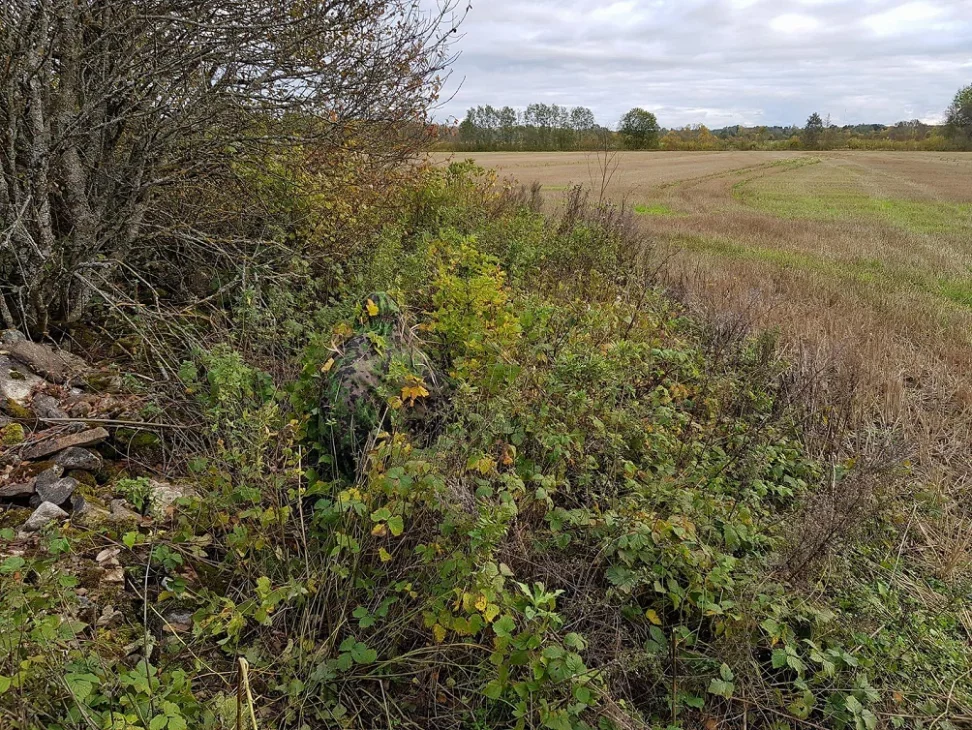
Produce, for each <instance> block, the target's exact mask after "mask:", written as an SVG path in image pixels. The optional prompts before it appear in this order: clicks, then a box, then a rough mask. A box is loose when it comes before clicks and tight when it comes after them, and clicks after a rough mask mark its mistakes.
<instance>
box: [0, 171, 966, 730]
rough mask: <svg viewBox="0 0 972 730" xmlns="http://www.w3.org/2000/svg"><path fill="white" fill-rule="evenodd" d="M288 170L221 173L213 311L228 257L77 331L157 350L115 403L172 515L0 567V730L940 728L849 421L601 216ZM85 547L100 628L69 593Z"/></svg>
mask: <svg viewBox="0 0 972 730" xmlns="http://www.w3.org/2000/svg"><path fill="white" fill-rule="evenodd" d="M288 159H289V162H286V161H282V162H281V163H280V167H279V168H277V169H278V173H279V174H273V175H267V174H265V173H264V172H262V171H261V172H257V171H256V169H241V170H240V171H239V173H240V178H241V179H242V180H245V181H246V184H245V186H243V187H242V188H241V189H240V190H241V191H242V192H243V193H245V194H246V195H248V196H249V197H248V199H247V201H248V202H251V203H252V202H255V201H259V202H260V206H261V210H263V211H265V214H266V221H267V223H266V225H267V226H268V227H270V228H272V229H273V230H272V233H271V235H270V236H269V237H270V239H271V240H273V241H275V243H276V244H277V245H278V247H279V248H278V252H279V253H280V254H281V255H280V256H277V257H275V258H273V259H272V260H273V262H274V268H273V270H272V271H271V269H270V268H269V267H266V268H260V267H257V268H258V271H261V272H262V274H261V275H253V274H252V272H251V274H250V275H249V276H247V278H246V286H237V287H225V285H224V284H223V282H226V281H232V280H233V279H234V277H237V276H239V275H240V271H239V262H234V261H233V260H232V259H231V258H228V257H227V256H226V255H225V254H226V252H225V251H220V252H218V253H217V254H216V255H214V256H212V257H211V258H209V259H208V260H206V261H205V262H204V263H205V265H206V267H207V271H208V276H207V279H208V281H207V282H206V283H205V285H204V286H208V287H209V288H210V289H209V291H211V292H212V293H211V294H210V295H209V296H208V297H205V298H204V299H203V300H202V301H197V302H196V303H195V304H194V305H193V306H192V308H191V311H185V309H184V306H183V305H179V304H178V297H177V296H175V292H177V291H178V289H177V288H175V287H174V288H173V289H172V293H171V294H170V300H166V299H165V298H164V297H163V300H162V301H161V303H159V307H160V308H161V309H160V311H162V310H164V311H165V312H166V314H167V318H166V321H165V322H164V323H159V322H157V321H155V318H153V317H148V318H147V319H139V318H138V317H136V318H132V317H131V316H126V318H124V319H122V318H120V315H119V313H118V312H117V311H116V310H113V309H112V308H110V307H108V305H107V303H106V302H103V303H102V305H101V306H102V307H103V308H102V309H99V310H96V311H95V317H94V320H96V321H100V322H102V323H103V324H104V326H105V327H107V328H108V329H110V330H111V331H114V332H120V331H122V330H123V329H124V328H125V327H134V328H135V330H137V331H139V332H140V333H141V334H142V335H143V337H144V336H145V335H146V334H150V335H151V337H150V338H145V339H143V340H142V341H143V342H146V343H149V344H148V345H146V346H145V347H144V348H142V349H138V348H137V347H135V348H134V349H130V354H131V356H132V357H134V361H130V363H129V366H130V367H135V366H137V364H138V361H139V359H140V358H144V359H143V360H142V362H143V363H152V368H153V369H154V368H156V367H157V364H158V361H157V358H156V354H157V353H156V351H162V350H163V349H164V351H165V357H166V358H168V359H171V360H174V361H178V363H179V364H178V380H177V382H176V383H174V384H173V386H172V387H170V388H169V389H168V390H165V389H164V388H163V387H162V386H161V385H154V386H152V387H148V386H138V385H137V384H136V383H135V382H134V381H133V384H132V387H141V388H142V389H143V391H144V392H143V395H144V396H145V397H146V399H147V402H149V403H150V405H149V406H147V407H146V418H147V419H150V418H153V417H155V418H158V417H159V416H158V413H159V410H160V409H161V410H162V411H163V412H164V414H165V418H166V419H170V420H171V419H175V418H179V417H180V415H179V414H182V416H181V417H182V418H185V422H186V423H196V424H199V423H202V424H204V425H203V426H202V427H200V426H196V428H195V429H193V430H192V432H191V433H190V436H188V437H186V438H184V440H183V441H181V442H178V445H179V449H180V453H181V454H182V455H183V456H184V457H185V459H186V461H185V463H186V467H185V468H186V472H187V474H188V475H189V478H190V479H191V480H192V482H193V484H194V485H195V492H196V494H197V497H195V498H187V499H185V500H183V502H182V504H181V508H180V510H179V512H178V514H177V516H176V517H175V519H174V520H172V521H170V522H153V523H145V524H143V525H142V527H140V528H139V529H131V530H128V531H127V532H121V533H119V532H117V531H113V530H112V529H111V528H98V529H95V530H91V531H81V530H77V529H75V528H71V529H69V530H68V531H66V532H65V531H61V532H58V531H53V532H51V533H50V534H49V535H48V536H47V537H46V538H45V540H44V541H43V542H42V543H41V545H40V546H38V548H37V549H36V551H32V552H30V553H25V554H23V555H16V556H10V557H7V558H6V559H5V560H3V561H2V562H0V591H2V596H3V598H2V600H0V648H2V651H0V713H2V716H3V718H4V721H3V722H4V726H6V727H12V728H21V729H23V730H26V728H36V727H47V728H64V729H65V730H66V729H67V728H78V729H79V730H80V729H81V728H126V729H131V730H136V729H137V730H144V729H148V730H163V729H164V728H169V730H179V729H180V728H187V727H191V728H241V727H256V726H259V727H281V728H323V727H334V728H374V727H389V728H391V727H423V728H505V727H517V728H541V727H544V728H551V729H552V730H570V729H574V728H595V727H596V728H602V729H604V730H607V729H609V728H618V729H620V728H638V727H664V726H677V727H706V728H709V727H767V728H769V727H773V728H783V727H836V728H845V727H846V728H855V730H870V729H871V728H876V727H878V726H887V725H888V724H891V725H894V726H899V727H900V726H912V727H930V726H932V725H936V724H937V725H936V726H938V727H948V726H949V723H952V726H955V727H957V726H959V721H960V718H961V717H962V715H963V713H965V712H966V709H967V708H968V707H969V706H970V704H972V696H970V691H969V686H970V684H969V683H968V682H967V681H966V679H967V678H968V677H969V676H970V672H972V664H970V655H969V650H968V634H967V631H968V627H967V626H964V625H963V621H962V613H961V606H962V602H961V596H962V595H963V591H964V590H967V588H968V587H967V586H964V587H963V586H962V585H957V584H952V585H949V584H945V583H943V582H934V581H931V580H930V579H929V578H928V577H927V576H925V575H922V574H921V573H920V572H919V571H917V570H913V567H912V566H910V565H909V562H908V559H907V557H905V558H904V559H902V556H901V554H900V552H898V553H897V555H896V553H895V551H896V549H897V545H898V540H899V539H900V530H901V529H902V528H901V526H900V525H895V523H894V520H893V514H894V512H893V511H891V510H889V511H888V513H887V514H885V513H884V512H883V511H882V506H888V507H889V506H890V505H882V504H881V503H880V500H879V499H877V498H878V497H879V496H880V495H879V494H878V493H876V492H875V493H868V494H866V495H864V498H866V499H867V500H869V501H870V503H871V504H870V506H869V510H868V512H867V520H866V521H862V522H861V523H859V524H858V523H856V522H855V521H854V520H847V519H843V520H841V519H836V518H835V513H836V512H839V511H840V510H841V509H842V507H841V505H844V504H846V502H847V500H842V499H840V498H838V497H837V496H835V495H840V494H841V493H842V492H847V493H850V492H855V493H856V491H857V490H861V489H863V487H862V486H861V479H860V478H859V475H860V472H861V469H864V468H866V467H864V466H863V465H857V464H855V463H854V462H853V460H850V459H846V458H844V455H843V452H842V451H841V444H842V434H839V433H837V434H831V437H830V438H828V439H825V440H822V441H821V440H820V439H811V438H809V436H810V435H811V434H813V433H817V431H815V429H816V427H817V426H818V425H819V426H820V431H819V432H820V433H822V432H825V431H827V429H828V423H825V421H827V419H828V418H829V419H834V420H836V417H837V411H838V407H839V406H840V405H841V404H836V403H834V404H832V407H830V408H827V409H824V411H823V412H817V413H815V415H814V418H813V419H810V420H808V416H807V411H806V409H804V408H802V407H801V397H802V392H801V385H800V383H797V382H794V380H793V379H792V378H791V377H789V376H788V374H787V369H786V365H785V363H782V362H780V361H779V360H778V359H777V357H776V355H775V351H774V346H773V340H772V338H771V337H768V336H765V335H764V336H749V335H748V334H747V333H746V332H745V331H744V329H738V328H726V327H721V328H720V327H714V326H712V325H709V324H706V323H705V322H703V321H701V320H699V319H697V318H694V317H692V316H690V314H689V313H687V312H686V311H685V310H684V309H683V308H682V307H680V306H679V305H678V304H677V303H675V302H674V301H672V300H671V299H668V298H666V297H665V296H663V295H662V293H661V292H659V291H658V290H657V288H656V287H655V282H654V279H653V276H652V273H653V271H654V270H655V267H656V266H657V265H658V262H657V261H656V260H655V259H654V258H653V256H652V250H651V247H650V245H649V243H648V242H647V241H646V240H644V239H643V238H642V236H641V234H640V233H639V230H640V229H639V228H637V227H636V226H634V225H633V224H632V223H631V221H630V219H629V217H628V215H627V214H625V213H624V212H623V211H620V210H618V209H615V208H612V207H597V206H591V205H588V204H587V202H586V199H585V196H584V194H583V192H582V191H579V190H575V191H572V193H571V194H570V195H569V196H568V203H567V207H566V209H565V210H563V211H562V212H561V214H560V215H559V216H558V217H557V218H555V219H549V218H546V217H544V216H543V215H542V214H540V213H539V212H538V210H539V201H538V200H537V199H536V195H535V194H533V195H531V194H530V193H528V192H527V191H524V190H522V189H520V188H518V187H516V186H513V185H510V184H506V183H502V182H499V181H497V180H496V179H495V177H494V176H493V175H492V174H490V173H487V172H485V171H483V170H480V169H477V168H475V167H473V166H471V165H470V164H465V163H464V164H453V165H451V166H450V167H448V168H431V169H425V170H423V171H421V172H420V173H418V174H417V175H416V176H415V178H414V179H413V180H412V181H411V182H409V183H407V184H403V185H402V186H401V187H400V188H398V190H397V193H396V194H395V196H386V197H385V198H384V199H383V201H382V202H381V203H380V204H379V203H378V202H377V201H376V202H373V203H368V204H366V205H365V204H358V203H354V204H352V203H351V202H349V201H347V200H342V199H340V198H335V197H330V196H327V195H320V196H311V197H307V196H306V195H305V194H302V193H301V191H302V190H303V189H305V186H304V185H303V184H293V180H292V175H296V174H298V173H297V172H292V171H299V170H300V169H301V166H300V164H298V162H299V161H298V160H296V159H294V158H288ZM214 194H219V191H214ZM372 205H374V206H375V208H374V209H378V206H379V205H380V210H381V213H380V214H379V215H374V216H368V215H367V213H366V211H367V210H371V209H372ZM335 210H336V211H338V212H337V213H335V212H334V211H335ZM325 220H326V221H331V222H334V221H344V222H345V223H346V224H347V225H348V230H353V231H354V235H355V237H356V238H355V240H356V241H357V243H356V245H354V246H353V247H352V246H349V245H348V240H349V239H348V238H347V237H346V235H345V234H344V233H341V234H339V235H335V231H341V229H340V228H339V227H337V226H336V225H334V224H329V225H327V226H322V225H319V224H315V222H319V221H325ZM264 234H265V231H264ZM201 263H202V262H201ZM248 263H251V264H252V261H251V262H248ZM201 286H203V285H201ZM156 293H158V292H156ZM164 294H165V292H163V295H164ZM180 307H181V308H180ZM177 313H178V314H179V316H176V315H177ZM113 318H118V319H114V320H113ZM133 333H134V332H133ZM122 339H124V338H122ZM152 343H154V344H152ZM127 344H128V345H129V346H132V342H127ZM895 468H898V467H895V466H893V465H892V466H891V467H889V470H888V471H886V472H884V473H883V474H882V477H881V478H883V479H892V478H893V470H894V469H895ZM902 468H903V467H902ZM130 476H138V475H137V474H132V475H130ZM122 487H124V488H125V489H128V490H130V489H131V488H132V485H131V484H130V483H126V484H125V485H121V486H120V485H119V482H118V481H109V482H106V483H103V484H100V485H98V486H97V487H96V489H97V490H98V491H99V492H101V493H102V494H109V493H112V492H117V491H119V490H120V489H122ZM828 495H829V498H828ZM854 503H855V504H857V503H858V502H857V501H855V502H854ZM846 516H847V515H837V517H846ZM821 525H824V526H836V527H834V529H830V528H827V529H824V530H823V531H822V533H821V530H818V529H815V528H817V527H819V526H821ZM838 528H839V529H838ZM808 535H815V536H818V537H819V539H818V537H814V538H813V539H812V540H811V539H810V538H808ZM11 536H12V531H11V530H7V531H5V532H4V537H5V538H9V537H11ZM808 541H809V542H812V550H808V546H807V542H808ZM106 546H114V547H117V548H119V549H121V551H122V552H121V555H120V559H121V561H122V563H123V565H125V566H126V567H125V572H126V586H127V587H119V588H118V592H117V595H116V598H115V601H116V603H115V608H116V609H118V611H119V612H120V613H121V619H119V620H115V621H113V622H111V623H105V624H103V623H102V622H100V621H99V617H97V616H94V617H92V616H90V614H89V613H88V612H86V610H85V603H84V600H83V597H80V596H79V595H78V591H77V589H78V588H79V587H80V588H84V589H85V590H90V591H94V590H97V589H99V588H100V589H104V586H100V587H99V586H93V585H89V583H88V582H86V576H85V574H84V573H83V572H79V570H78V565H79V557H81V556H85V555H90V554H92V553H94V552H97V551H99V550H101V549H102V548H104V547H106ZM837 548H840V550H839V551H838V550H837ZM889 574H892V575H908V576H912V580H913V582H914V585H915V586H916V588H915V593H914V594H909V593H905V592H903V591H902V590H901V589H900V588H899V587H897V586H899V585H900V582H894V581H891V580H888V575H889ZM929 593H931V594H934V595H935V596H936V597H937V598H936V600H935V601H928V600H922V598H925V599H927V595H928V594H929ZM929 605H931V606H933V607H934V608H933V609H931V608H928V606H929ZM174 614H180V615H188V616H191V619H189V627H188V628H187V629H186V630H183V631H170V630H168V624H169V623H171V622H172V621H173V619H172V618H171V617H172V616H173V615H174Z"/></svg>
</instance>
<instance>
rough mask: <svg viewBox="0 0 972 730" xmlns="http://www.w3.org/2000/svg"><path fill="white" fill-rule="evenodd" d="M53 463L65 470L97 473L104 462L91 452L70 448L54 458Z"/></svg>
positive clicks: (75, 447) (74, 447)
mask: <svg viewBox="0 0 972 730" xmlns="http://www.w3.org/2000/svg"><path fill="white" fill-rule="evenodd" d="M54 463H55V464H57V465H58V466H61V467H63V468H65V469H67V470H69V471H70V470H72V469H82V470H84V471H98V470H100V469H101V467H102V466H104V460H103V459H102V458H101V457H100V456H99V455H98V454H96V453H94V452H93V451H88V450H87V449H82V448H79V447H77V446H72V447H71V448H69V449H65V450H64V451H62V452H61V453H59V454H58V455H57V456H55V457H54Z"/></svg>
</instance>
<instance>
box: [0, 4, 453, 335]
mask: <svg viewBox="0 0 972 730" xmlns="http://www.w3.org/2000/svg"><path fill="white" fill-rule="evenodd" d="M459 19H460V18H459V17H458V16H457V15H456V14H455V13H454V6H453V5H452V4H451V3H449V2H447V3H446V4H445V5H442V6H439V7H438V8H437V9H436V10H434V11H431V12H430V11H428V10H425V9H423V6H421V4H420V2H419V0H222V1H221V2H207V1H200V0H137V1H136V2H132V1H131V0H5V2H4V3H3V4H2V6H0V58H2V59H3V61H2V62H0V324H2V325H3V326H8V327H13V326H18V327H23V328H25V329H28V330H31V331H33V332H35V333H47V332H49V331H52V330H58V329H65V328H68V327H70V325H71V324H72V323H74V322H76V321H78V319H79V318H80V317H81V316H82V314H83V313H84V311H85V309H86V307H87V306H88V304H89V301H90V300H91V298H92V296H93V293H94V292H95V290H96V289H97V288H98V287H99V282H105V281H106V280H107V279H108V278H109V277H111V276H112V275H113V274H114V273H115V272H117V271H118V269H119V265H120V263H121V262H124V261H125V260H126V258H127V256H128V254H129V252H130V251H131V249H132V247H133V246H134V245H135V244H136V242H137V241H139V239H140V237H142V236H144V232H145V221H146V220H147V219H148V218H149V217H150V215H151V214H152V211H153V206H157V205H158V202H157V201H158V199H159V196H158V195H157V193H158V191H159V190H160V189H162V188H163V187H165V186H172V185H176V184H180V183H185V182H186V181H191V180H199V179H200V178H204V177H212V176H214V175H218V174H219V173H220V172H221V171H225V170H226V169H227V158H228V156H229V155H231V154H232V155H236V156H239V155H240V154H254V155H256V156H260V155H266V153H267V150H268V148H269V149H273V148H280V147H283V146H294V145H313V146H317V145H320V146H322V147H324V146H339V147H340V146H354V147H355V149H357V150H358V151H359V152H360V151H364V152H366V153H367V154H369V155H371V156H373V157H374V158H375V160H377V161H380V162H381V163H382V164H388V162H389V160H392V161H402V160H407V159H408V158H409V157H410V156H411V155H412V154H413V153H414V151H415V149H416V148H417V146H418V145H419V144H421V142H422V141H423V134H424V130H425V128H426V124H427V112H428V110H429V108H430V106H431V105H432V104H434V103H435V100H436V99H437V95H438V92H439V89H440V87H441V82H442V74H443V72H444V71H445V69H447V67H448V65H449V62H450V61H451V58H450V56H449V51H448V40H449V37H450V35H451V33H453V32H454V30H455V27H456V24H457V22H458V20H459ZM378 141H380V144H378V143H377V142H378Z"/></svg>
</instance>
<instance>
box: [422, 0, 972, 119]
mask: <svg viewBox="0 0 972 730" xmlns="http://www.w3.org/2000/svg"><path fill="white" fill-rule="evenodd" d="M453 49H454V50H455V51H457V52H459V54H460V55H459V58H458V59H457V60H456V62H455V64H454V66H453V69H452V75H451V77H450V78H449V81H448V83H447V86H446V89H445V94H444V98H446V99H448V100H446V101H444V103H443V104H442V106H441V107H440V108H439V109H438V110H437V112H436V118H437V119H438V120H439V121H443V122H444V121H446V120H448V119H450V118H452V117H457V118H459V119H460V120H461V119H462V118H463V117H464V116H465V111H466V109H468V108H469V107H471V106H475V105H478V104H492V105H494V106H504V105H510V106H513V107H519V108H523V107H525V106H526V105H527V104H529V103H531V102H543V103H547V104H561V105H567V106H577V105H579V106H587V107H590V108H591V109H592V110H593V111H594V115H595V116H596V117H597V120H598V122H599V123H600V124H603V125H605V126H608V127H612V128H613V127H615V126H616V124H617V121H618V119H619V118H620V117H621V115H622V114H623V113H624V112H625V111H627V110H628V109H630V108H632V107H635V106H640V107H644V108H646V109H649V110H651V111H653V112H655V113H656V115H657V116H658V121H659V123H660V124H661V125H662V126H663V127H676V126H683V125H686V124H705V125H706V126H708V127H710V128H718V127H723V126H726V125H732V124H743V125H746V126H755V125H767V126H772V125H777V124H780V125H787V124H796V125H799V126H803V124H804V123H805V121H806V119H807V117H808V116H809V115H810V114H811V113H812V112H814V111H818V112H819V113H820V114H821V115H822V116H826V115H828V114H829V115H830V117H831V120H832V121H833V122H834V123H835V124H858V123H885V124H891V123H894V122H897V121H900V120H904V119H921V120H922V121H926V122H937V121H940V120H941V118H942V116H943V114H944V110H945V108H946V107H947V106H948V104H949V103H950V101H951V99H952V97H953V96H954V94H955V92H956V91H957V90H958V89H959V88H960V87H962V86H966V85H968V84H972V0H910V1H902V0H619V1H617V2H615V1H613V0H472V7H471V9H470V10H469V13H468V16H467V17H466V19H465V21H464V22H463V24H462V26H461V27H460V32H459V37H458V38H457V40H456V41H455V43H454V45H453ZM449 97H451V98H449Z"/></svg>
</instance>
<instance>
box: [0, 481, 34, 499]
mask: <svg viewBox="0 0 972 730" xmlns="http://www.w3.org/2000/svg"><path fill="white" fill-rule="evenodd" d="M33 494H34V483H33V482H22V483H20V484H8V485H7V486H5V487H0V499H23V498H24V497H30V496H32V495H33Z"/></svg>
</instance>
